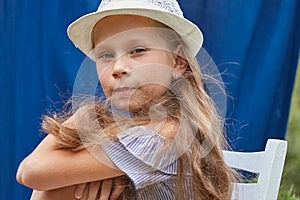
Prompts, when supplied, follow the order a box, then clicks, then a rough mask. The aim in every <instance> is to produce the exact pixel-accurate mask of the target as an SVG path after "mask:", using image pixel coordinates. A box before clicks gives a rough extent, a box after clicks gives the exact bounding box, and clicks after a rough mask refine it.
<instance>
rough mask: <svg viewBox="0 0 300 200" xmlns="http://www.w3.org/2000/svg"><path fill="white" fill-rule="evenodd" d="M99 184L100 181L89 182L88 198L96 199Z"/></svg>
mask: <svg viewBox="0 0 300 200" xmlns="http://www.w3.org/2000/svg"><path fill="white" fill-rule="evenodd" d="M100 184H101V181H95V182H91V183H90V188H89V195H88V199H97V194H98V190H99V187H100Z"/></svg>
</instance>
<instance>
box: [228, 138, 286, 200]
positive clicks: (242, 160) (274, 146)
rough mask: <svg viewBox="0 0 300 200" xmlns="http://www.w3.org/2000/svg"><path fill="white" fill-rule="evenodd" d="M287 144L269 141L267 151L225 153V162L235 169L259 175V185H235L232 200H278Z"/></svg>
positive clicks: (280, 141)
mask: <svg viewBox="0 0 300 200" xmlns="http://www.w3.org/2000/svg"><path fill="white" fill-rule="evenodd" d="M286 151H287V142H286V141H284V140H277V139H269V140H268V142H267V145H266V148H265V151H260V152H235V151H223V154H224V159H225V162H226V164H227V165H228V166H230V167H232V168H235V169H242V170H245V171H249V172H253V173H258V174H259V177H258V180H257V183H234V191H233V194H232V200H276V199H277V196H278V191H279V186H280V180H281V175H282V171H283V166H284V160H285V156H286Z"/></svg>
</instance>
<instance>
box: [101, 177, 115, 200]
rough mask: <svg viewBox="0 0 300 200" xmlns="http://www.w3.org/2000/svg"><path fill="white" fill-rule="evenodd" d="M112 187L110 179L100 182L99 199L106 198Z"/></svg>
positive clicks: (104, 199) (105, 199)
mask: <svg viewBox="0 0 300 200" xmlns="http://www.w3.org/2000/svg"><path fill="white" fill-rule="evenodd" d="M111 188H112V179H105V180H103V181H102V184H101V194H100V199H99V200H108V199H109V195H110V191H111Z"/></svg>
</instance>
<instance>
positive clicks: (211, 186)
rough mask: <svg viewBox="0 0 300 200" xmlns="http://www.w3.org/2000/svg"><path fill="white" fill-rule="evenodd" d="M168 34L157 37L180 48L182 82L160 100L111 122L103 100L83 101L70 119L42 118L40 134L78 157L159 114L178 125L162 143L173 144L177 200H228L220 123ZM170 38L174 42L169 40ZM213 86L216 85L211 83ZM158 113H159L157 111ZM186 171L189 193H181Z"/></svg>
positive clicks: (187, 56)
mask: <svg viewBox="0 0 300 200" xmlns="http://www.w3.org/2000/svg"><path fill="white" fill-rule="evenodd" d="M174 34H175V36H174V35H171V36H166V35H164V36H163V37H165V39H168V40H172V42H169V44H170V47H169V48H171V49H175V47H177V46H178V45H181V46H182V48H183V50H184V54H183V55H175V56H177V59H180V60H181V62H186V63H187V69H186V71H185V72H184V74H183V75H182V77H180V78H178V79H176V80H174V81H172V83H171V87H170V89H169V90H167V91H166V92H165V93H164V94H163V95H162V96H161V97H160V98H158V99H155V100H152V101H151V102H149V103H147V104H146V105H144V106H143V107H142V108H139V109H135V110H130V116H128V115H124V114H120V115H118V116H120V117H117V119H116V114H112V113H114V112H115V110H114V109H112V106H111V102H109V101H108V100H103V99H99V100H97V101H94V100H93V101H87V100H86V99H85V100H84V101H82V102H81V103H80V104H79V105H80V106H78V109H77V110H76V112H75V113H73V114H71V113H68V112H63V113H59V114H53V115H52V116H44V118H43V123H42V128H43V130H44V131H45V132H47V133H50V134H53V135H55V136H56V137H57V146H58V148H61V149H71V150H73V151H80V150H82V149H84V148H87V147H89V146H93V145H97V144H99V143H101V141H102V140H104V139H106V138H109V139H115V138H116V137H115V136H116V135H117V134H118V133H119V132H120V131H123V130H125V129H126V128H129V127H132V126H137V125H147V124H149V123H151V121H152V122H153V116H158V118H157V119H158V121H159V120H160V119H159V116H162V115H161V114H162V113H161V112H162V111H161V110H163V111H164V112H165V113H164V115H165V116H166V121H172V122H175V123H176V124H177V125H178V126H177V128H178V129H177V132H176V135H175V137H174V138H171V139H168V140H169V143H170V142H174V144H175V146H176V148H177V151H178V152H179V154H178V155H179V158H178V168H177V175H176V180H177V184H176V187H177V191H178V192H177V193H178V196H177V199H180V200H183V199H195V200H207V199H217V200H229V199H230V198H231V193H232V182H234V181H235V172H234V171H233V170H232V169H230V168H229V167H228V166H227V165H226V164H225V162H224V160H223V155H222V149H226V148H227V143H226V140H225V138H224V125H223V119H222V118H221V117H220V115H219V112H218V110H217V108H216V105H215V103H214V101H213V100H212V98H211V97H210V96H209V94H208V93H207V91H206V89H205V87H204V84H203V80H205V79H206V78H207V76H204V75H203V74H201V71H200V67H199V65H198V63H197V60H196V59H195V58H194V56H193V55H192V54H191V53H190V52H189V51H188V49H187V48H186V46H185V44H184V43H183V42H182V41H181V40H180V37H179V36H178V35H177V34H176V33H174ZM174 37H176V38H177V39H176V40H174ZM215 83H216V84H217V85H218V82H217V81H215ZM221 89H222V88H221ZM93 99H95V98H93ZM154 105H155V106H154ZM153 106H154V107H153ZM162 107H163V108H164V109H160V108H162ZM153 108H158V109H153ZM150 110H151V116H150V114H149V113H150ZM153 110H154V111H153ZM153 113H154V114H153ZM70 117H71V118H72V119H73V122H71V125H70V123H66V122H65V121H66V120H67V121H70V119H69V118H70ZM68 119H69V120H68ZM162 153H163V152H162ZM190 170H191V173H192V193H189V192H186V191H185V188H186V183H187V182H188V176H187V174H188V173H190Z"/></svg>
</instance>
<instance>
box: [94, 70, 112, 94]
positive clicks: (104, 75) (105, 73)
mask: <svg viewBox="0 0 300 200" xmlns="http://www.w3.org/2000/svg"><path fill="white" fill-rule="evenodd" d="M97 74H98V79H99V81H100V84H101V87H102V89H103V92H104V94H105V95H106V97H110V96H111V92H110V76H111V72H110V71H109V70H108V69H106V70H99V68H98V67H97Z"/></svg>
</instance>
